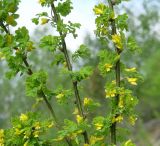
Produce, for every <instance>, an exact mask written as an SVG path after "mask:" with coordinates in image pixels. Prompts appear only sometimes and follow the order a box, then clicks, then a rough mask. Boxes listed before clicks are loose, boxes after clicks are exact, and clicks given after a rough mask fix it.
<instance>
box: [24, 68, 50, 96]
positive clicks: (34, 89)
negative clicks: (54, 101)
mask: <svg viewBox="0 0 160 146" xmlns="http://www.w3.org/2000/svg"><path fill="white" fill-rule="evenodd" d="M46 82H47V73H46V72H44V71H39V72H36V73H33V74H32V75H31V76H29V77H27V79H26V83H25V84H26V85H25V86H26V95H27V96H30V97H37V96H38V93H39V91H40V90H42V89H43V88H45V87H46Z"/></svg>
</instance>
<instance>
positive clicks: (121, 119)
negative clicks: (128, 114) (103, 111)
mask: <svg viewBox="0 0 160 146" xmlns="http://www.w3.org/2000/svg"><path fill="white" fill-rule="evenodd" d="M122 121H123V116H122V115H119V116H118V117H113V119H112V123H115V122H118V123H120V122H122Z"/></svg>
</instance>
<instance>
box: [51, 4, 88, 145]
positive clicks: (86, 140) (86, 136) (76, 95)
mask: <svg viewBox="0 0 160 146" xmlns="http://www.w3.org/2000/svg"><path fill="white" fill-rule="evenodd" d="M51 9H52V12H53V14H54V16H53V19H54V21H55V22H56V23H58V21H59V19H60V16H58V14H57V12H56V9H55V6H54V3H53V2H52V3H51ZM59 35H60V37H61V41H62V49H63V50H62V52H63V53H64V56H65V60H66V63H67V68H68V70H69V71H72V64H71V61H70V58H69V54H68V51H67V47H66V41H65V38H64V36H63V33H62V32H61V31H59ZM71 80H72V85H73V89H74V94H75V97H76V105H77V107H78V111H79V113H80V115H81V116H82V117H83V119H85V115H84V111H83V108H82V102H81V98H80V95H79V91H78V86H77V84H78V83H77V81H73V79H72V77H71ZM83 136H84V140H85V143H87V144H89V139H88V134H87V131H84V133H83Z"/></svg>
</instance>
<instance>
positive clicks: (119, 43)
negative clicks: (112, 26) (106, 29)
mask: <svg viewBox="0 0 160 146" xmlns="http://www.w3.org/2000/svg"><path fill="white" fill-rule="evenodd" d="M112 41H113V42H114V43H115V45H116V47H117V48H118V49H122V48H123V44H122V39H121V36H120V35H118V34H114V35H112Z"/></svg>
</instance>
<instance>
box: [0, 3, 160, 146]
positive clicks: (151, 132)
mask: <svg viewBox="0 0 160 146" xmlns="http://www.w3.org/2000/svg"><path fill="white" fill-rule="evenodd" d="M159 9H160V1H159V0H152V1H150V0H133V1H132V0H130V2H128V4H124V5H121V6H120V8H119V9H116V10H117V11H119V12H120V13H122V12H124V11H126V12H127V14H128V15H129V20H128V23H129V26H130V27H129V28H130V33H128V35H132V36H134V37H135V38H136V40H137V42H138V44H139V46H140V47H141V48H142V52H141V53H140V54H135V55H132V54H128V55H124V56H123V61H125V62H126V63H127V64H128V65H130V66H136V67H137V68H138V70H139V71H140V72H141V74H142V75H143V77H144V81H143V82H141V83H140V84H139V85H138V86H137V87H136V89H135V90H134V92H135V94H136V95H137V97H138V98H139V105H138V106H137V107H136V108H137V113H138V115H139V119H138V121H137V124H136V125H135V127H129V128H130V129H131V130H132V137H133V139H134V141H135V142H136V143H137V146H160V132H159V131H160V106H159V105H160V11H159ZM93 19H94V18H93ZM49 31H50V29H49V28H47V27H46V28H45V27H43V29H42V28H36V29H35V30H34V33H33V34H32V36H31V37H32V39H33V40H35V41H36V42H38V40H39V39H40V38H41V37H42V36H43V35H44V34H48V33H49ZM84 36H85V37H84V44H86V45H87V46H88V47H89V48H90V49H91V52H92V56H91V57H90V58H88V59H87V60H85V61H83V60H81V61H79V62H76V63H75V64H74V66H76V67H81V66H82V65H84V64H85V65H86V64H90V65H92V66H95V67H97V64H98V58H97V55H96V53H97V51H98V50H100V49H102V48H106V45H107V44H105V43H101V42H99V41H98V40H96V39H95V37H93V36H92V35H90V33H89V32H88V33H86V34H85V35H84ZM75 41H76V40H75ZM52 61H53V58H52V54H50V53H49V52H47V51H44V50H40V49H36V50H35V51H34V52H33V53H32V55H30V56H29V62H30V64H32V67H33V70H38V69H44V70H47V71H48V73H49V81H48V86H49V87H50V88H52V89H55V88H56V87H57V86H58V85H61V84H63V86H64V87H66V88H70V87H71V84H70V82H69V79H68V78H67V77H65V76H63V75H62V74H61V73H60V72H59V68H58V67H53V66H51V65H50V64H51V62H52ZM7 70H8V68H7V65H6V63H5V62H4V61H0V101H1V102H0V107H1V108H0V128H6V127H9V126H10V119H11V117H13V116H15V115H18V114H20V113H22V112H26V111H28V110H30V109H32V110H37V111H42V112H45V110H47V108H46V107H45V106H44V105H43V104H41V105H40V106H38V109H34V108H33V104H34V103H35V100H34V99H31V98H30V97H26V96H25V89H24V88H25V85H24V81H25V76H23V77H20V76H17V77H16V78H15V79H12V80H8V79H6V78H5V72H6V71H7ZM104 83H105V81H104V80H103V79H102V77H101V76H100V75H99V73H98V70H95V71H94V74H93V75H92V77H91V78H90V79H88V80H86V81H84V82H82V83H81V84H82V85H83V89H81V91H80V94H81V96H89V97H92V98H95V99H96V100H98V101H99V102H101V104H102V107H101V108H100V109H98V110H97V113H98V114H104V113H105V112H106V103H105V104H104V101H106V99H105V98H104ZM52 105H53V106H54V108H55V109H56V113H57V115H58V117H59V118H60V119H64V118H65V117H66V115H67V114H66V113H69V112H70V113H72V110H71V108H69V106H72V105H70V104H69V105H66V106H65V107H63V106H60V105H58V104H56V103H55V102H54V99H53V100H52ZM43 109H45V110H43ZM45 113H48V112H47V111H46V112H45ZM93 114H96V113H93ZM68 117H69V118H71V115H68Z"/></svg>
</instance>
